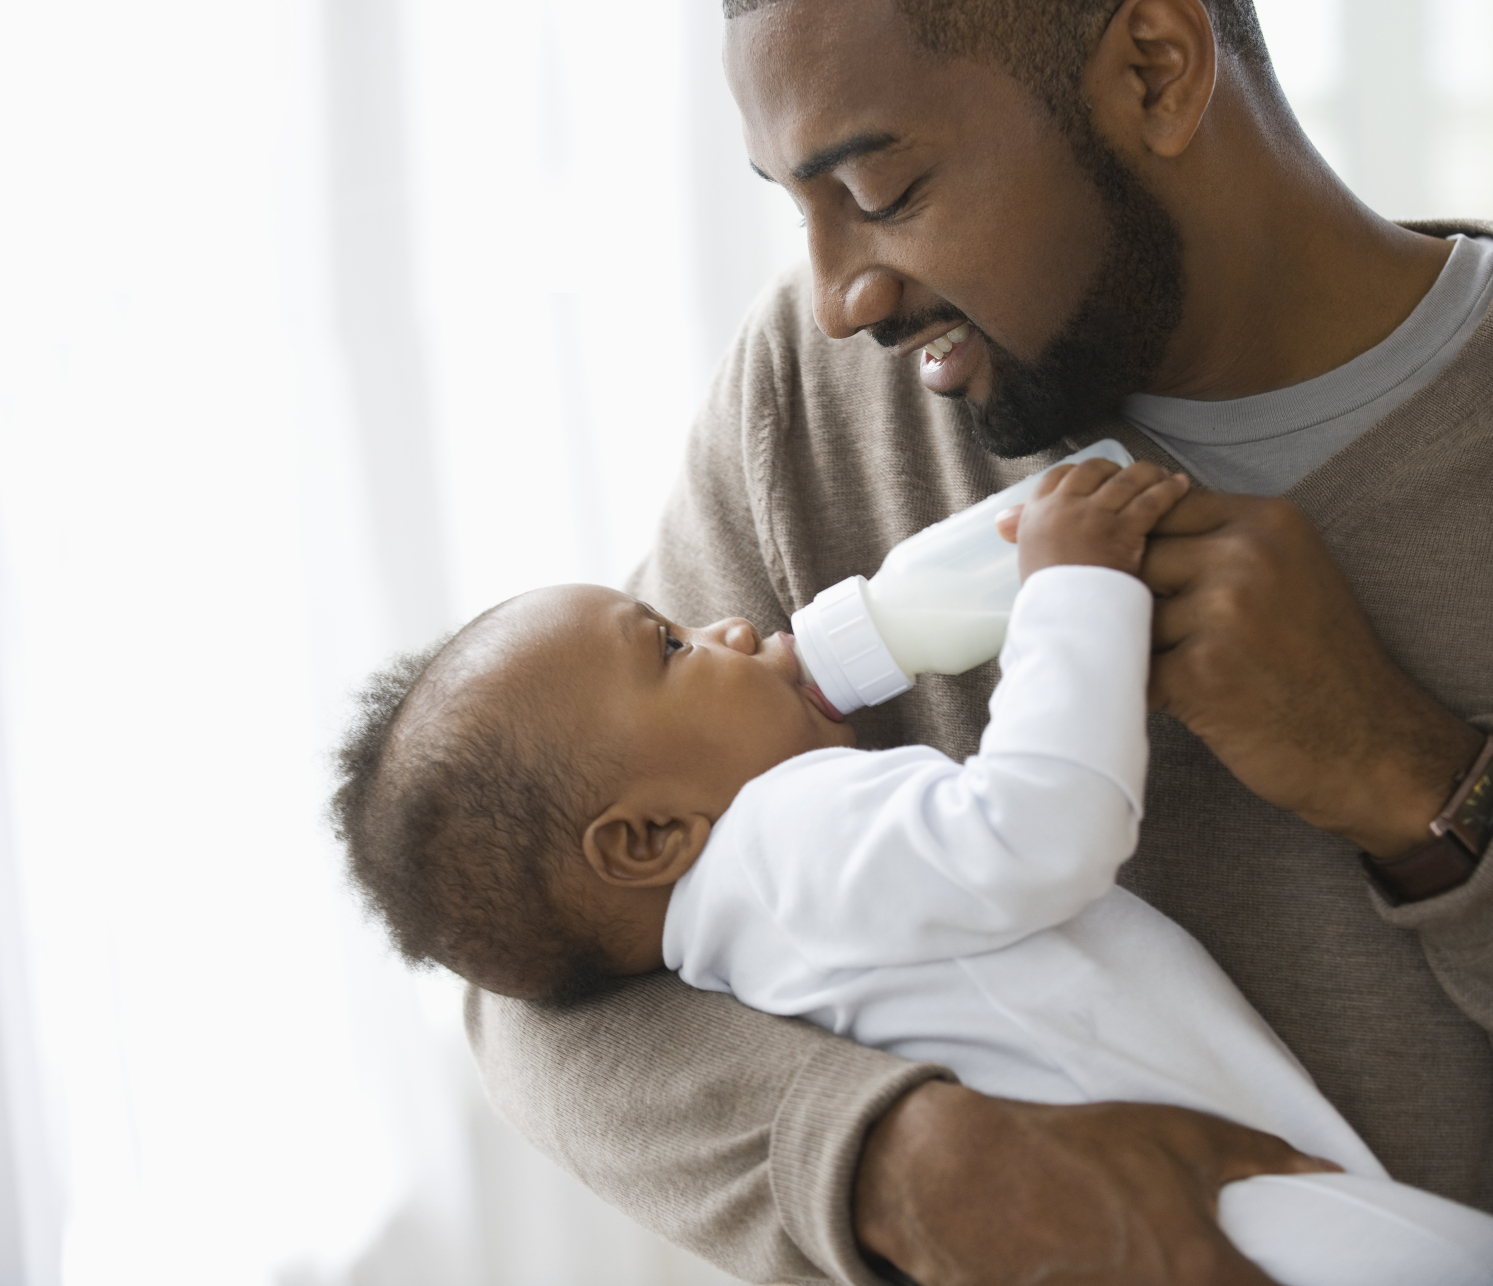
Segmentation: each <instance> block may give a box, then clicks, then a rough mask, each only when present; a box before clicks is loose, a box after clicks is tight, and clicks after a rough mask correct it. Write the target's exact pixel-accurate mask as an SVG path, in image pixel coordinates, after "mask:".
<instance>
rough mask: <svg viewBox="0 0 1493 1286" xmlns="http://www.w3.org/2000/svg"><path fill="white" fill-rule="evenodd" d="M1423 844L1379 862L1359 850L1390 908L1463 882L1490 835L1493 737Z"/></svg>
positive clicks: (1474, 867) (1492, 822)
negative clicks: (1390, 903)
mask: <svg viewBox="0 0 1493 1286" xmlns="http://www.w3.org/2000/svg"><path fill="white" fill-rule="evenodd" d="M1430 830H1431V835H1432V836H1433V837H1434V838H1432V840H1431V841H1430V843H1428V844H1422V845H1421V846H1420V847H1419V848H1417V849H1414V850H1412V851H1411V852H1409V853H1406V854H1405V855H1404V856H1402V857H1396V858H1391V859H1390V860H1389V861H1381V860H1380V859H1379V858H1377V857H1372V856H1370V855H1369V854H1368V853H1364V854H1363V867H1364V870H1366V871H1367V872H1368V873H1369V878H1370V879H1372V880H1373V881H1374V883H1375V884H1377V885H1378V886H1379V890H1380V892H1382V893H1383V894H1384V896H1385V897H1386V898H1388V899H1389V900H1390V902H1392V903H1393V904H1394V905H1395V906H1400V905H1401V904H1403V903H1405V902H1421V901H1424V900H1425V899H1426V898H1430V897H1435V896H1436V895H1437V894H1438V893H1448V892H1450V891H1451V890H1452V889H1454V888H1456V887H1457V886H1458V885H1459V884H1465V883H1467V881H1468V880H1469V879H1470V878H1471V876H1472V873H1473V872H1474V871H1475V870H1477V866H1478V861H1479V859H1481V857H1482V855H1483V850H1484V849H1485V848H1487V846H1488V842H1489V840H1490V839H1493V736H1490V737H1488V739H1487V740H1486V741H1484V743H1483V749H1482V753H1480V754H1479V755H1478V757H1477V758H1476V759H1475V760H1474V761H1473V764H1472V767H1471V768H1470V769H1468V770H1467V772H1466V773H1464V774H1463V776H1462V777H1460V778H1459V779H1458V781H1457V788H1456V789H1455V790H1454V791H1452V797H1451V799H1450V800H1448V801H1447V805H1446V807H1445V808H1443V809H1442V810H1441V812H1440V814H1439V815H1438V816H1437V817H1436V818H1435V820H1434V821H1432V823H1431V827H1430Z"/></svg>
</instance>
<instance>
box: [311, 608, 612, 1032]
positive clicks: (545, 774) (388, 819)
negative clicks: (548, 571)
mask: <svg viewBox="0 0 1493 1286" xmlns="http://www.w3.org/2000/svg"><path fill="white" fill-rule="evenodd" d="M503 606H506V604H505V605H503ZM493 610H494V612H501V610H502V607H501V606H500V607H499V608H495V609H493ZM491 615H492V613H488V614H487V617H481V618H478V620H479V622H482V621H485V620H487V619H488V618H489V617H491ZM472 628H473V627H472V626H468V627H467V629H468V630H470V629H472ZM466 634H467V630H463V631H462V633H461V634H458V635H457V636H456V637H455V638H454V639H452V640H449V641H445V640H443V641H442V642H441V643H438V644H436V645H434V646H432V647H430V648H427V649H426V650H424V651H423V652H418V653H411V654H409V655H405V656H401V657H398V658H396V659H395V660H394V661H393V662H392V663H391V664H390V665H389V666H388V667H387V668H386V669H384V670H381V671H380V672H379V673H377V674H375V675H373V676H372V677H371V678H370V679H369V680H368V682H367V684H366V685H365V687H364V688H363V690H362V691H361V692H360V693H358V695H357V704H358V713H357V716H356V717H355V719H354V720H353V723H352V725H351V727H350V728H349V729H348V731H347V734H346V736H345V738H344V740H343V743H342V746H341V748H340V749H339V750H338V752H337V760H336V762H337V769H338V776H339V778H340V783H339V785H338V787H337V791H336V793H335V795H334V796H333V797H332V803H331V815H332V822H333V826H334V829H335V831H336V834H337V837H338V838H339V839H340V840H342V842H343V843H344V845H345V846H346V850H347V862H348V872H349V874H350V876H351V878H352V881H353V883H354V885H355V887H356V888H357V889H358V891H359V892H360V894H361V895H362V898H363V901H364V904H365V905H366V906H367V907H368V909H369V910H370V911H372V912H373V913H374V914H375V915H376V916H377V917H378V918H379V919H380V920H382V921H383V923H384V926H385V927H386V928H387V929H388V932H389V936H390V938H391V939H392V940H393V943H394V945H395V947H397V948H398V950H399V952H400V954H401V955H402V956H403V957H404V958H405V960H406V961H407V962H408V963H410V964H411V965H415V966H417V967H419V966H429V965H431V964H440V965H444V966H445V967H446V968H448V969H450V970H452V971H453V972H454V973H457V974H460V975H461V976H462V977H464V978H466V979H467V980H468V981H470V982H475V983H476V984H477V985H478V986H481V987H486V988H487V989H489V990H491V991H497V992H502V993H505V994H509V995H522V996H526V997H529V998H532V999H540V1000H549V1001H555V1002H563V1001H568V1000H572V999H576V998H579V997H580V996H582V995H585V994H588V993H590V992H592V991H595V990H596V989H597V988H598V987H599V986H601V985H602V984H603V983H604V982H605V981H606V980H607V979H608V978H610V977H611V976H612V975H613V973H614V972H615V971H614V969H613V968H612V966H611V963H610V961H609V960H608V959H607V957H606V956H605V954H604V953H603V952H602V951H601V949H600V948H599V946H597V945H596V943H595V942H594V940H592V939H591V938H590V937H589V936H588V935H586V934H585V933H584V932H583V930H582V927H581V926H580V925H578V924H576V923H575V922H574V918H573V917H572V916H569V915H567V914H565V913H563V912H562V909H561V907H560V906H559V904H558V901H557V898H556V887H557V882H558V877H559V875H560V873H561V871H562V870H563V869H564V866H565V859H566V858H567V857H573V856H574V855H575V854H578V853H579V850H580V835H581V832H582V830H583V829H584V825H585V820H584V814H585V804H586V797H587V795H588V790H589V788H588V777H587V772H586V767H585V765H584V764H583V763H581V762H578V759H577V755H576V754H575V752H574V751H572V750H569V749H568V748H566V747H564V746H562V745H561V744H559V743H558V742H556V741H555V740H553V739H551V738H549V737H547V736H546V735H545V732H546V731H550V730H552V729H550V728H549V725H548V724H547V723H546V722H545V719H546V713H547V712H545V711H542V710H540V709H539V708H538V704H537V702H535V701H531V700H526V699H525V697H524V695H523V693H522V691H521V690H518V691H515V692H513V693H509V694H506V695H505V697H504V699H503V700H502V701H500V702H491V701H483V702H481V703H478V702H474V701H472V700H470V699H468V696H467V694H465V693H463V692H462V691H461V690H460V688H457V689H456V690H447V687H446V684H445V683H444V682H443V681H442V678H441V675H440V671H441V668H442V667H441V661H442V659H443V658H444V657H446V656H448V655H449V653H450V652H451V651H453V650H458V649H460V647H461V646H462V642H463V637H464V636H465V635H466ZM432 683H434V685H435V686H436V687H437V688H438V689H439V691H438V692H437V693H436V694H434V695H433V694H432V693H431V692H430V691H429V690H428V689H429V688H430V687H431V685H432ZM516 686H517V687H518V688H519V689H521V687H522V685H516ZM422 688H425V689H427V690H426V691H424V692H422V691H421V689H422ZM415 694H418V695H419V698H420V699H419V701H418V707H419V708H418V714H417V716H416V717H411V714H412V710H411V708H412V705H413V704H416V703H412V701H411V698H412V696H413V695H415ZM402 722H403V724H404V725H410V724H414V725H417V726H414V727H413V728H412V727H409V726H401V725H402Z"/></svg>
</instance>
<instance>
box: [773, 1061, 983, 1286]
mask: <svg viewBox="0 0 1493 1286" xmlns="http://www.w3.org/2000/svg"><path fill="white" fill-rule="evenodd" d="M955 1079H956V1078H955V1077H954V1075H953V1073H952V1072H950V1071H949V1070H948V1069H947V1068H944V1067H939V1066H938V1065H937V1064H934V1063H908V1062H905V1061H903V1060H902V1059H900V1058H893V1057H892V1056H891V1055H889V1054H884V1053H882V1052H880V1051H879V1050H873V1049H864V1048H862V1047H861V1046H859V1045H853V1044H851V1043H850V1042H848V1041H840V1042H836V1044H835V1045H834V1046H833V1047H832V1048H829V1049H825V1050H822V1051H820V1052H819V1053H818V1054H816V1055H815V1056H814V1057H813V1058H811V1059H810V1060H809V1061H808V1062H807V1063H805V1064H804V1065H803V1067H802V1068H801V1069H800V1070H799V1073H798V1075H797V1076H796V1077H795V1078H794V1080H793V1084H792V1085H791V1086H790V1087H789V1090H788V1093H787V1095H786V1096H785V1098H784V1100H783V1104H782V1106H781V1107H780V1108H779V1109H778V1114H777V1119H776V1120H775V1121H774V1122H773V1129H772V1145H771V1149H770V1155H769V1171H770V1174H771V1182H772V1191H773V1198H774V1200H775V1201H776V1202H777V1207H778V1215H779V1217H780V1218H781V1219H782V1221H783V1227H784V1229H785V1230H786V1231H787V1233H788V1235H789V1236H790V1237H791V1238H792V1239H793V1241H794V1242H795V1243H796V1244H797V1246H798V1247H799V1249H800V1250H802V1251H803V1253H804V1255H805V1256H807V1257H808V1259H810V1260H811V1261H812V1262H813V1263H815V1264H817V1265H819V1267H820V1268H821V1269H823V1270H824V1272H825V1273H826V1274H827V1275H828V1276H829V1277H830V1278H831V1279H832V1280H834V1281H836V1282H844V1283H849V1284H850V1286H883V1282H882V1279H881V1278H880V1277H878V1276H877V1275H876V1274H875V1273H873V1272H872V1271H871V1269H870V1268H869V1267H867V1265H866V1262H865V1260H863V1259H862V1258H861V1253H860V1249H859V1247H858V1246H857V1245H856V1240H855V1230H854V1228H853V1226H852V1223H851V1200H852V1188H853V1185H854V1183H855V1172H856V1167H857V1166H858V1165H859V1163H860V1157H861V1148H862V1147H863V1145H864V1143H865V1138H866V1134H867V1132H868V1131H869V1130H870V1128H871V1127H872V1126H873V1125H874V1124H875V1123H876V1122H877V1121H878V1120H880V1119H881V1117H882V1116H883V1115H884V1114H885V1113H886V1111H887V1110H888V1109H889V1108H890V1107H891V1106H892V1104H893V1103H895V1102H896V1101H897V1100H898V1099H899V1098H901V1097H902V1096H903V1095H904V1094H906V1093H907V1092H908V1091H909V1090H912V1089H915V1088H916V1087H917V1086H919V1085H921V1084H923V1083H924V1082H926V1081H931V1080H950V1081H952V1080H955Z"/></svg>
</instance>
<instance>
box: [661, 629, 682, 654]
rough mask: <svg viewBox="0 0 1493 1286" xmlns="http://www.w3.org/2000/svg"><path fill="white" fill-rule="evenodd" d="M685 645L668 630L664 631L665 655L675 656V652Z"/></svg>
mask: <svg viewBox="0 0 1493 1286" xmlns="http://www.w3.org/2000/svg"><path fill="white" fill-rule="evenodd" d="M683 646H684V644H683V643H681V642H680V641H679V640H678V639H676V638H675V637H674V636H673V635H672V634H670V633H669V632H668V631H667V630H665V631H664V655H665V656H673V655H674V653H675V652H677V651H679V649H680V648H682V647H683Z"/></svg>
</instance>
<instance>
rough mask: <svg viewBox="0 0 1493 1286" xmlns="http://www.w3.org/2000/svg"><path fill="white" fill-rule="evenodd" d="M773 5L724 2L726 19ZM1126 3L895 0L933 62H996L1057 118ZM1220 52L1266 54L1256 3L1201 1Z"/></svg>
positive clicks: (1250, 57) (1263, 66) (1076, 94)
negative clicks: (954, 59)
mask: <svg viewBox="0 0 1493 1286" xmlns="http://www.w3.org/2000/svg"><path fill="white" fill-rule="evenodd" d="M773 2H774V0H722V8H723V9H724V11H725V14H726V17H727V18H735V17H738V16H739V15H741V14H744V13H750V12H751V11H752V10H754V9H760V8H761V7H762V6H763V5H765V4H770V3H773ZM1122 2H1123V0H894V3H895V4H896V7H897V11H898V13H900V14H901V16H902V19H903V21H905V22H906V23H907V25H908V27H909V28H910V29H911V31H912V34H913V38H914V39H915V40H916V41H917V42H918V44H919V45H921V46H922V47H923V48H924V49H926V50H927V51H928V52H929V53H931V54H933V55H934V56H935V57H938V58H973V59H977V60H981V61H992V62H996V63H998V64H1000V65H1001V66H1002V67H1004V68H1005V69H1006V70H1007V71H1008V72H1010V73H1011V75H1013V76H1014V77H1015V78H1016V79H1017V80H1019V81H1020V82H1022V84H1024V85H1026V87H1027V88H1028V89H1030V90H1031V91H1032V92H1033V93H1034V94H1036V95H1037V97H1038V98H1039V99H1040V100H1041V101H1042V102H1043V103H1044V104H1046V106H1047V108H1048V110H1049V111H1051V112H1052V113H1053V114H1054V115H1055V116H1057V117H1058V118H1059V119H1060V120H1062V121H1064V122H1066V121H1067V120H1068V119H1070V118H1071V116H1072V115H1073V114H1074V113H1075V112H1077V111H1079V110H1080V104H1081V99H1082V92H1081V85H1082V81H1083V69H1084V67H1085V66H1086V65H1087V63H1088V61H1089V57H1090V55H1091V54H1092V53H1093V52H1094V49H1095V47H1096V46H1097V45H1098V43H1099V38H1100V37H1101V36H1102V35H1103V34H1104V29H1105V28H1106V27H1107V26H1108V25H1109V20H1110V19H1111V18H1113V17H1114V15H1115V12H1116V10H1118V9H1119V7H1120V5H1121V3H1122ZM1203 3H1204V5H1205V6H1206V8H1207V10H1208V15H1209V17H1210V19H1211V20H1212V23H1213V32H1214V36H1215V38H1216V39H1217V41H1218V44H1219V47H1220V48H1221V49H1223V50H1225V51H1226V52H1228V53H1231V54H1233V55H1234V56H1235V57H1237V58H1238V59H1239V61H1240V63H1241V64H1243V65H1244V66H1245V67H1246V68H1248V69H1249V70H1251V71H1254V72H1265V73H1267V74H1269V69H1270V54H1269V52H1268V51H1267V50H1266V48H1265V36H1264V33H1263V32H1261V30H1260V20H1259V17H1258V16H1257V15H1256V13H1255V6H1254V0H1203Z"/></svg>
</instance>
